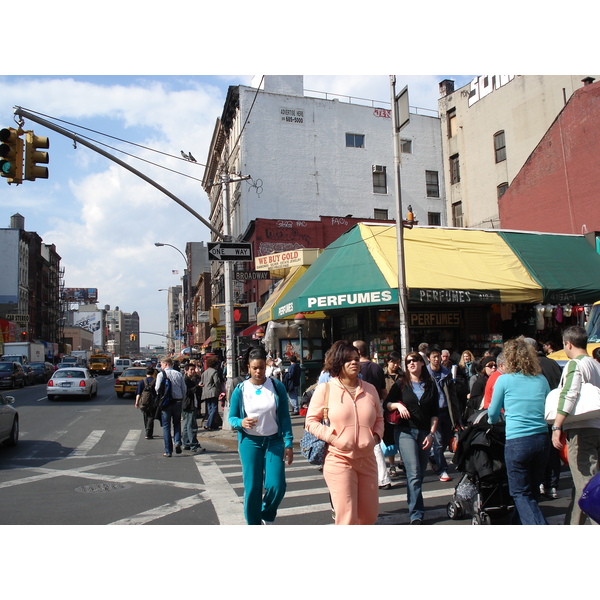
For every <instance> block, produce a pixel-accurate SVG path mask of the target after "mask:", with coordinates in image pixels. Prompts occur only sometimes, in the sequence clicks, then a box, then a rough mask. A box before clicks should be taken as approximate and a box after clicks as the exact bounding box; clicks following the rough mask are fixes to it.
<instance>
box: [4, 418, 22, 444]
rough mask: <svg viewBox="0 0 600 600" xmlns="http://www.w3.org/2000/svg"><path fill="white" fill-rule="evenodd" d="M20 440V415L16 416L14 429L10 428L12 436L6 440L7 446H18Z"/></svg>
mask: <svg viewBox="0 0 600 600" xmlns="http://www.w3.org/2000/svg"><path fill="white" fill-rule="evenodd" d="M18 441H19V417H15V419H14V421H13V426H12V429H11V430H10V437H9V438H8V440H6V445H7V446H16V445H17V442H18Z"/></svg>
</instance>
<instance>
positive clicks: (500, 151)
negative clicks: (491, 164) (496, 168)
mask: <svg viewBox="0 0 600 600" xmlns="http://www.w3.org/2000/svg"><path fill="white" fill-rule="evenodd" d="M494 152H495V154H496V162H497V163H499V162H502V161H503V160H506V139H505V137H504V131H499V132H498V133H496V134H495V135H494Z"/></svg>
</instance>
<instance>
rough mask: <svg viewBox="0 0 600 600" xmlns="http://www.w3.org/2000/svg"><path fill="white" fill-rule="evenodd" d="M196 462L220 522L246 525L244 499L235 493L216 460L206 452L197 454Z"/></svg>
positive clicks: (221, 523) (222, 523)
mask: <svg viewBox="0 0 600 600" xmlns="http://www.w3.org/2000/svg"><path fill="white" fill-rule="evenodd" d="M194 462H195V463H196V467H197V468H198V473H200V477H202V481H203V482H204V485H205V486H206V493H207V494H208V497H209V499H210V501H211V502H212V505H213V507H214V509H215V512H216V513H217V518H218V519H219V524H220V525H245V524H246V519H245V518H244V505H243V499H242V498H240V496H238V495H237V494H236V493H235V491H234V489H233V486H232V485H231V484H230V483H229V481H227V478H226V477H225V475H224V474H223V472H222V471H221V469H220V468H219V466H218V465H217V464H216V462H215V461H214V460H213V459H212V458H211V457H210V456H207V455H205V454H203V455H201V456H195V457H194Z"/></svg>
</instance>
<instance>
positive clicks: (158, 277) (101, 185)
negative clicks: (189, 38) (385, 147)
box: [0, 75, 471, 345]
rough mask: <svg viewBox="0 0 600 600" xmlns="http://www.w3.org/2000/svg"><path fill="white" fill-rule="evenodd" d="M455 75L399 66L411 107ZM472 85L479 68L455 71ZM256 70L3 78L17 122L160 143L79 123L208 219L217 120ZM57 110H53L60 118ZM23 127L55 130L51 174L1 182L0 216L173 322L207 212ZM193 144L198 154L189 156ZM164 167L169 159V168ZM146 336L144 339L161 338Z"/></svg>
mask: <svg viewBox="0 0 600 600" xmlns="http://www.w3.org/2000/svg"><path fill="white" fill-rule="evenodd" d="M446 77H447V76H445V75H429V76H426V75H423V76H400V75H399V76H397V78H398V81H397V90H398V91H399V90H400V89H402V87H403V86H404V85H406V84H408V85H409V93H410V103H411V105H413V106H419V107H422V108H429V109H432V110H435V109H436V107H437V98H438V87H437V86H438V83H439V81H441V80H442V79H444V78H446ZM448 77H450V78H453V79H455V80H456V82H457V86H460V85H465V84H466V83H468V81H470V79H471V77H470V76H448ZM251 80H252V76H244V75H232V76H215V75H211V76H7V77H2V78H0V114H2V115H3V119H2V122H1V124H2V126H4V127H6V126H12V125H13V117H14V115H13V107H14V106H15V105H18V106H22V107H23V108H26V109H30V110H31V111H32V112H40V113H43V114H44V115H48V116H50V117H53V118H55V119H61V120H63V121H67V122H69V123H74V124H76V125H80V126H82V127H86V128H89V129H92V130H94V131H99V132H102V133H105V134H108V135H111V136H114V137H116V138H119V139H122V140H127V141H131V142H134V143H136V144H139V145H141V146H144V147H148V148H152V149H155V150H160V151H161V152H165V153H167V154H168V155H172V156H164V155H162V154H157V153H154V152H151V151H149V150H146V149H144V148H139V147H135V146H131V145H129V144H124V143H122V142H120V141H116V140H112V139H107V138H105V137H102V136H100V135H98V134H96V133H92V132H89V131H84V130H78V129H76V128H74V127H72V126H71V125H68V124H65V123H62V124H61V123H58V124H59V125H62V126H64V127H66V128H69V129H74V130H76V131H77V133H79V134H80V135H83V136H88V137H90V138H92V139H93V140H95V141H96V140H97V141H100V142H104V143H107V144H109V145H110V146H114V147H115V148H119V149H123V150H125V151H126V152H128V153H131V154H133V155H135V156H138V157H141V158H144V159H145V160H148V161H151V162H153V163H157V164H158V165H160V166H154V165H152V164H149V163H147V162H142V161H139V160H135V159H134V158H131V157H128V156H126V155H124V154H122V153H119V152H116V151H113V150H111V149H107V148H105V149H106V150H108V151H109V152H111V153H114V154H115V155H116V156H118V157H119V158H121V159H122V160H124V161H126V162H128V163H130V164H131V165H132V166H134V167H135V168H137V169H138V170H140V171H142V172H143V173H144V174H145V175H147V176H149V177H151V178H152V179H154V180H155V181H157V182H158V183H160V184H161V185H162V186H164V187H165V188H167V189H168V190H169V191H171V192H172V193H174V194H175V195H176V196H178V197H179V198H180V199H182V200H183V201H184V202H185V203H186V204H188V205H189V206H191V207H192V208H194V209H195V210H196V211H197V212H198V213H200V214H201V215H203V216H204V217H205V218H207V219H208V217H209V207H208V199H207V196H206V194H205V193H204V190H203V189H202V187H201V185H200V181H199V180H201V179H202V177H203V174H204V167H203V164H204V163H205V162H206V157H207V154H208V149H209V145H210V140H211V136H212V132H213V128H214V125H215V121H216V119H217V118H218V117H220V115H221V112H222V109H223V104H224V101H225V97H226V94H227V89H228V86H229V85H238V84H241V85H250V83H251ZM304 86H305V88H307V89H311V90H318V91H323V92H330V93H337V94H344V95H349V96H356V97H362V98H372V99H375V100H382V101H388V100H389V97H390V82H389V76H387V75H368V76H361V75H345V76H327V75H316V76H309V75H306V76H305V79H304ZM50 120H53V119H50ZM24 129H33V130H34V131H35V132H36V134H37V135H45V136H47V137H49V138H50V149H49V150H48V152H49V154H50V164H49V165H48V167H49V171H50V177H49V179H47V180H37V181H35V182H29V181H26V182H24V183H23V184H22V185H20V186H15V185H10V186H9V185H8V184H7V183H6V182H5V181H0V226H2V227H8V226H9V222H10V217H11V215H13V214H14V213H16V212H18V213H20V214H21V215H23V216H24V217H25V228H26V229H27V230H28V231H36V232H37V233H39V235H41V236H42V238H43V240H44V242H45V243H48V244H55V245H56V248H57V251H58V253H59V254H60V255H61V257H62V261H61V265H62V266H63V267H64V269H65V285H66V287H96V288H98V295H99V305H100V306H104V305H106V304H108V305H110V306H111V307H113V308H114V307H115V306H119V308H120V309H121V310H123V311H125V312H132V311H134V310H137V311H138V313H139V314H140V319H141V329H142V330H143V331H153V332H165V331H166V328H167V315H166V294H165V293H164V292H159V291H158V289H159V288H168V287H169V286H171V285H177V284H178V283H179V279H180V275H174V274H173V273H172V271H173V270H179V271H180V273H182V272H183V268H184V266H185V265H184V263H183V259H182V257H181V255H180V254H179V253H178V252H176V251H175V250H174V249H172V248H169V247H164V248H157V247H155V246H154V242H157V241H159V242H163V243H168V244H172V245H174V246H176V247H177V248H180V249H181V250H184V248H185V244H186V242H188V241H209V239H210V237H209V235H208V231H207V229H206V227H205V226H204V225H202V223H200V222H199V221H197V220H196V219H194V217H193V216H191V215H190V214H189V213H188V212H187V211H185V210H184V209H183V208H181V207H180V206H179V205H177V204H176V203H175V202H173V201H172V200H171V199H169V198H167V197H166V196H164V195H163V194H161V192H159V191H158V190H156V189H155V188H153V187H152V186H150V185H149V184H147V183H146V182H144V181H142V180H141V179H139V178H138V177H136V176H135V175H134V174H132V173H130V172H128V171H127V170H125V169H123V168H122V167H119V166H118V165H116V164H114V163H113V162H111V161H109V160H108V159H107V158H105V157H103V156H101V155H99V154H97V153H95V152H93V151H92V150H90V149H88V148H86V147H84V146H81V145H79V146H78V147H77V148H74V145H73V142H72V141H71V140H70V139H68V138H66V137H64V136H61V135H59V134H58V133H55V132H53V131H50V130H48V129H46V128H44V127H43V126H41V125H38V124H37V123H34V122H31V121H26V123H25V126H24ZM181 150H184V151H186V152H190V151H191V152H192V154H193V155H194V157H195V158H196V159H197V161H198V164H191V163H189V162H186V161H183V160H181V159H180V151H181ZM161 166H162V167H166V168H168V169H171V171H169V170H165V169H163V168H160V167H161ZM160 341H161V338H159V337H157V336H149V335H142V336H141V342H142V344H143V345H146V344H148V343H158V342H160Z"/></svg>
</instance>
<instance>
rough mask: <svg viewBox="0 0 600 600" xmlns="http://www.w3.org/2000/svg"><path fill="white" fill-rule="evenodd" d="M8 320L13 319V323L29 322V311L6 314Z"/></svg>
mask: <svg viewBox="0 0 600 600" xmlns="http://www.w3.org/2000/svg"><path fill="white" fill-rule="evenodd" d="M6 320H7V321H12V322H13V323H29V315H28V314H27V313H20V314H19V313H14V314H9V315H6Z"/></svg>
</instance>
